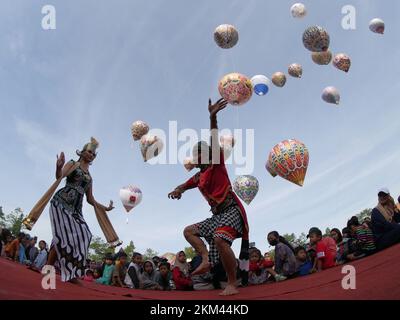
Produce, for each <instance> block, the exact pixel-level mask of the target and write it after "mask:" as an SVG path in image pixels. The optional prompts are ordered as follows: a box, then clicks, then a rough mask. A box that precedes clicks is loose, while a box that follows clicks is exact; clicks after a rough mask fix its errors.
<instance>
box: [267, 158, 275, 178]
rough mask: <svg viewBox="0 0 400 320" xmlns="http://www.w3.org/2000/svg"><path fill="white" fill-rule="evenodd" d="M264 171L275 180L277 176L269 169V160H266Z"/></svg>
mask: <svg viewBox="0 0 400 320" xmlns="http://www.w3.org/2000/svg"><path fill="white" fill-rule="evenodd" d="M265 169H267V171H268V172H269V174H270V175H271V176H272V177H273V178H275V177H276V176H277V173H276V172H275V171H274V170H273V169H272V168H271V163H270V162H269V159H268V160H267V163H266V164H265Z"/></svg>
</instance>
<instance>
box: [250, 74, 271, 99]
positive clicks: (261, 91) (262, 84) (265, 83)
mask: <svg viewBox="0 0 400 320" xmlns="http://www.w3.org/2000/svg"><path fill="white" fill-rule="evenodd" d="M251 84H252V85H253V89H254V93H255V94H256V95H258V96H264V95H266V94H267V93H268V91H269V87H270V86H271V81H270V80H269V79H268V78H267V77H266V76H264V75H262V74H259V75H256V76H254V77H253V78H251Z"/></svg>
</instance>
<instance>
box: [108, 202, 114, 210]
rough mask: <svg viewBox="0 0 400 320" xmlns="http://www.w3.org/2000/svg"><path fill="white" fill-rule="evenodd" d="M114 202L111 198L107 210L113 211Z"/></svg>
mask: <svg viewBox="0 0 400 320" xmlns="http://www.w3.org/2000/svg"><path fill="white" fill-rule="evenodd" d="M113 204H114V202H113V201H112V200H110V204H109V205H108V207H107V208H106V211H111V210H112V209H114V206H113Z"/></svg>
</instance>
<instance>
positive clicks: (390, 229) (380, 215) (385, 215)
mask: <svg viewBox="0 0 400 320" xmlns="http://www.w3.org/2000/svg"><path fill="white" fill-rule="evenodd" d="M399 222H400V213H399V212H398V210H397V208H396V204H395V202H394V199H393V198H392V197H391V195H390V192H389V189H388V188H381V189H379V190H378V205H377V206H376V207H375V208H374V209H373V210H372V213H371V228H372V232H373V233H374V236H375V242H376V246H377V248H378V250H382V249H385V248H388V247H390V246H392V245H394V244H396V243H399V242H400V225H399Z"/></svg>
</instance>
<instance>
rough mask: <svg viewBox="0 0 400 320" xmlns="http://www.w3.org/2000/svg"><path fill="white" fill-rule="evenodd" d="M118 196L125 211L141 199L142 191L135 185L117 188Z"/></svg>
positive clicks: (129, 209)
mask: <svg viewBox="0 0 400 320" xmlns="http://www.w3.org/2000/svg"><path fill="white" fill-rule="evenodd" d="M119 198H120V199H121V202H122V205H123V206H124V208H125V210H126V212H129V211H131V210H132V209H133V208H134V207H136V206H137V205H138V204H139V203H140V202H141V201H142V191H141V190H140V189H139V188H138V187H136V186H127V187H123V188H122V189H120V190H119Z"/></svg>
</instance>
